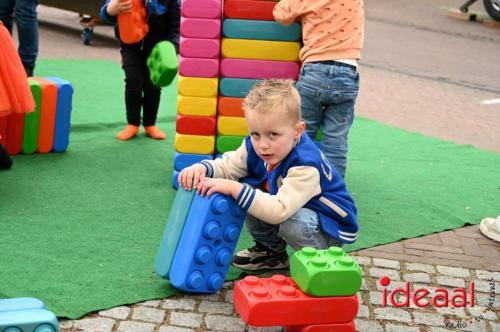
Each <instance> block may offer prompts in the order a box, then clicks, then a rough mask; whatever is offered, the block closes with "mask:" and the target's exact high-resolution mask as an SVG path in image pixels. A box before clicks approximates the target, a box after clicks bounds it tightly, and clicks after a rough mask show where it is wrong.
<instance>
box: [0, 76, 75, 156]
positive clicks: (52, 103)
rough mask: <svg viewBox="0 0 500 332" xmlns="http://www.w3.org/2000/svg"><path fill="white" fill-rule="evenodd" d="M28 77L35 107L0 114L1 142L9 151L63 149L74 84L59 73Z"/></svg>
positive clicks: (62, 150) (30, 151)
mask: <svg viewBox="0 0 500 332" xmlns="http://www.w3.org/2000/svg"><path fill="white" fill-rule="evenodd" d="M28 81H29V85H30V89H31V93H32V95H33V99H34V100H35V105H36V107H35V111H34V112H31V113H26V114H24V113H23V114H20V113H12V114H10V115H9V116H5V117H0V135H1V136H2V138H1V141H0V143H2V144H3V145H4V146H5V148H6V150H7V152H8V153H9V154H11V155H15V154H18V153H21V152H22V153H26V154H31V153H35V152H36V153H49V152H64V151H66V149H67V147H68V144H69V131H70V127H71V109H72V98H73V86H72V85H71V83H70V82H68V81H65V80H63V79H61V78H58V77H47V78H41V77H30V78H28Z"/></svg>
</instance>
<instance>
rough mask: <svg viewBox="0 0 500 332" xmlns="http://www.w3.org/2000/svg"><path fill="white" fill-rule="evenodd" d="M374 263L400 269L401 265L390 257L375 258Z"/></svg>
mask: <svg viewBox="0 0 500 332" xmlns="http://www.w3.org/2000/svg"><path fill="white" fill-rule="evenodd" d="M373 264H374V265H376V266H380V267H385V268H388V269H396V270H399V269H400V268H401V265H400V264H399V262H398V261H395V260H390V259H382V258H374V259H373Z"/></svg>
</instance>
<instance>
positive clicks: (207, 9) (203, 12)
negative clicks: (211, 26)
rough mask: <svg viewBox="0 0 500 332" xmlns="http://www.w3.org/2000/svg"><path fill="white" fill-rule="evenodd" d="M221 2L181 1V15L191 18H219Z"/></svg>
mask: <svg viewBox="0 0 500 332" xmlns="http://www.w3.org/2000/svg"><path fill="white" fill-rule="evenodd" d="M221 14H222V0H183V1H182V4H181V15H182V16H184V17H192V18H220V17H221Z"/></svg>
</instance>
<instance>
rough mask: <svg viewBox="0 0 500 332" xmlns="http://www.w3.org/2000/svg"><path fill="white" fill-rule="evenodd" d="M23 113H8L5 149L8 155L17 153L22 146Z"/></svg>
mask: <svg viewBox="0 0 500 332" xmlns="http://www.w3.org/2000/svg"><path fill="white" fill-rule="evenodd" d="M23 132H24V113H12V114H11V115H9V124H8V126H7V145H6V146H5V149H6V150H7V152H8V153H9V154H10V155H14V154H18V153H19V152H21V149H22V147H23Z"/></svg>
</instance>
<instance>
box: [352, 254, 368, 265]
mask: <svg viewBox="0 0 500 332" xmlns="http://www.w3.org/2000/svg"><path fill="white" fill-rule="evenodd" d="M352 258H354V260H355V261H356V262H358V264H359V265H362V266H369V265H371V258H370V257H365V256H352Z"/></svg>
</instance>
